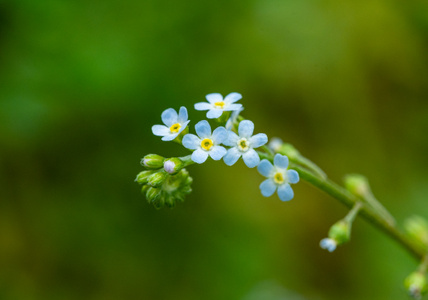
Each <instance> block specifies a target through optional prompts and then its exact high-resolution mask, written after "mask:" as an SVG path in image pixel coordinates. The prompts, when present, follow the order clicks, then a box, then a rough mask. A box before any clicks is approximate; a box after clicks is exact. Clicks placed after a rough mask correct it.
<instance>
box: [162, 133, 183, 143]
mask: <svg viewBox="0 0 428 300" xmlns="http://www.w3.org/2000/svg"><path fill="white" fill-rule="evenodd" d="M178 135H179V133H178V132H177V133H171V134H168V135H165V136H164V137H162V138H161V140H162V141H164V142H169V141H172V140H173V139H175V138H176V137H177V136H178Z"/></svg>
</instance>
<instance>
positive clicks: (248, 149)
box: [223, 120, 268, 168]
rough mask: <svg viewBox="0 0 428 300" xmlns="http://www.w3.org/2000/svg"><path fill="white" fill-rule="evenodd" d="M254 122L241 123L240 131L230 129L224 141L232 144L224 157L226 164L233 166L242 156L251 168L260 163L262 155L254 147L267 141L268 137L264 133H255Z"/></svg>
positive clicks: (229, 144) (227, 144)
mask: <svg viewBox="0 0 428 300" xmlns="http://www.w3.org/2000/svg"><path fill="white" fill-rule="evenodd" d="M253 131H254V123H253V122H251V121H249V120H244V121H241V123H239V127H238V133H239V135H237V134H236V133H234V132H233V131H229V133H228V136H227V139H226V140H225V141H224V142H223V144H225V145H226V146H230V147H232V148H230V149H229V150H228V151H227V154H226V155H225V156H224V157H223V160H224V162H225V163H226V165H228V166H231V165H233V164H234V163H236V162H237V161H238V159H239V158H240V157H241V156H242V159H243V160H244V163H245V164H246V165H247V167H249V168H254V167H255V166H257V165H258V164H259V163H260V157H259V155H258V154H257V152H256V150H254V148H258V147H260V146H263V145H264V144H266V143H267V141H268V138H267V135H266V134H264V133H258V134H256V135H253Z"/></svg>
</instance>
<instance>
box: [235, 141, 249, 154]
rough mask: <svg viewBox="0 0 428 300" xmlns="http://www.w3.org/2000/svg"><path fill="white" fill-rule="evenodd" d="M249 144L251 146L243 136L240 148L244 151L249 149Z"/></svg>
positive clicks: (239, 142)
mask: <svg viewBox="0 0 428 300" xmlns="http://www.w3.org/2000/svg"><path fill="white" fill-rule="evenodd" d="M249 146H250V143H249V142H248V140H247V139H246V138H242V139H240V140H239V141H238V148H239V150H241V151H243V152H245V151H247V150H248V148H249Z"/></svg>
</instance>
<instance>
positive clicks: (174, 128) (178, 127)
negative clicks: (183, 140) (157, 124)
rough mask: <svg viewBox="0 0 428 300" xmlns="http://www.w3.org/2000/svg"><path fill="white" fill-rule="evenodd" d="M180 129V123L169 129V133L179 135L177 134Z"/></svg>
mask: <svg viewBox="0 0 428 300" xmlns="http://www.w3.org/2000/svg"><path fill="white" fill-rule="evenodd" d="M180 128H181V124H180V123H175V124H174V125H172V126H171V127H170V128H169V131H171V132H172V133H177V132H179V131H180Z"/></svg>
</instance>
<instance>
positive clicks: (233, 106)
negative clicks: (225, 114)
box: [223, 104, 242, 111]
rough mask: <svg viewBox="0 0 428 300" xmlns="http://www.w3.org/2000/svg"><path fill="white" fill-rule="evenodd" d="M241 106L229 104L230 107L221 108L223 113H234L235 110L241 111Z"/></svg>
mask: <svg viewBox="0 0 428 300" xmlns="http://www.w3.org/2000/svg"><path fill="white" fill-rule="evenodd" d="M241 107H242V104H230V105H225V107H224V108H223V110H225V111H235V110H239V109H241Z"/></svg>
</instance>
